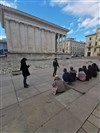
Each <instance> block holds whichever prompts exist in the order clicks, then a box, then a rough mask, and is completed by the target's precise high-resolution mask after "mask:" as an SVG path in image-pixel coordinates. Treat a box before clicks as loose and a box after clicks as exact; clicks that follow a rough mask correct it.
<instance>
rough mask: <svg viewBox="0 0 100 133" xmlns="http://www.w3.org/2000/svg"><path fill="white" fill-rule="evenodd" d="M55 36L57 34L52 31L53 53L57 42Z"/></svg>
mask: <svg viewBox="0 0 100 133" xmlns="http://www.w3.org/2000/svg"><path fill="white" fill-rule="evenodd" d="M55 36H56V34H55V33H54V32H52V52H53V53H54V52H55V43H56V40H55Z"/></svg>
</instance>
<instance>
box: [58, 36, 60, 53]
mask: <svg viewBox="0 0 100 133" xmlns="http://www.w3.org/2000/svg"><path fill="white" fill-rule="evenodd" d="M59 44H60V34H58V39H57V45H58V46H57V48H58V50H57V52H59Z"/></svg>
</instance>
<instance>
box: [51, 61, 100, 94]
mask: <svg viewBox="0 0 100 133" xmlns="http://www.w3.org/2000/svg"><path fill="white" fill-rule="evenodd" d="M99 71H100V69H99V67H98V66H97V64H96V63H93V64H92V65H88V67H86V66H85V65H84V66H82V67H81V68H79V69H78V73H77V71H76V70H74V68H73V67H70V71H69V72H68V71H67V69H66V68H64V69H63V75H62V79H60V78H59V76H58V75H56V76H55V78H54V82H53V84H52V86H53V88H52V93H53V94H54V95H55V94H56V93H57V92H64V91H65V90H66V89H65V86H64V82H65V83H68V84H71V83H72V82H74V81H76V80H80V81H89V80H90V79H91V78H92V77H94V78H96V77H97V74H98V72H99Z"/></svg>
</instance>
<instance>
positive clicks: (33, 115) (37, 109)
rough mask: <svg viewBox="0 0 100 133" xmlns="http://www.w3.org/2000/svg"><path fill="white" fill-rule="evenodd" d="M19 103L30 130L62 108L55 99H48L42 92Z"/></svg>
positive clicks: (39, 125) (36, 127) (33, 129)
mask: <svg viewBox="0 0 100 133" xmlns="http://www.w3.org/2000/svg"><path fill="white" fill-rule="evenodd" d="M19 104H20V107H21V110H22V112H23V114H24V116H25V118H26V121H27V124H28V127H29V129H30V131H35V130H37V129H38V128H39V127H41V126H42V125H43V124H44V123H45V122H46V121H48V120H49V119H51V118H52V117H54V115H55V114H57V113H58V112H59V111H61V110H62V109H63V108H64V107H63V106H62V105H61V104H59V102H57V101H56V100H54V99H50V98H48V97H46V96H44V95H42V94H41V95H38V96H36V97H33V98H30V99H27V100H25V101H23V102H20V103H19Z"/></svg>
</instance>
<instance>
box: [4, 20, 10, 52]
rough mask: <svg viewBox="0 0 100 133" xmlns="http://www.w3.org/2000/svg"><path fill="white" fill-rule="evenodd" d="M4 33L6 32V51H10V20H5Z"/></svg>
mask: <svg viewBox="0 0 100 133" xmlns="http://www.w3.org/2000/svg"><path fill="white" fill-rule="evenodd" d="M5 24H6V34H7V43H8V45H7V47H8V51H12V42H11V32H10V20H6V23H5Z"/></svg>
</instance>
